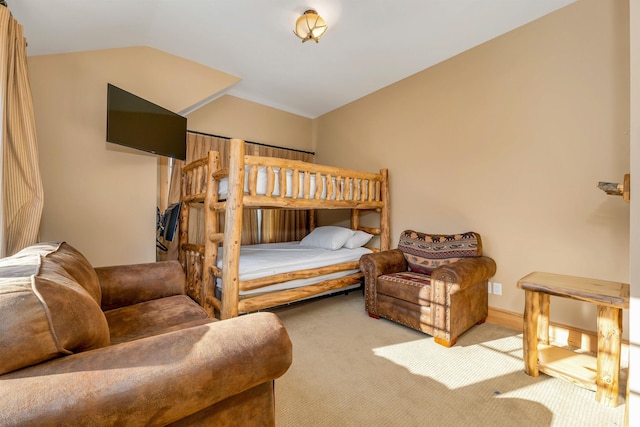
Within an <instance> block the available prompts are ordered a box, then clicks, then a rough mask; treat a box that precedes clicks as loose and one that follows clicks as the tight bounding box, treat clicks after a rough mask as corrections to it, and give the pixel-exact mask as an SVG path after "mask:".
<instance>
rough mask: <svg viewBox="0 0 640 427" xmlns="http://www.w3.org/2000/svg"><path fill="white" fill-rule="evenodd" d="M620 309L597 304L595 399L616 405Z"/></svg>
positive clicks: (620, 332)
mask: <svg viewBox="0 0 640 427" xmlns="http://www.w3.org/2000/svg"><path fill="white" fill-rule="evenodd" d="M621 336H622V310H620V309H619V308H615V307H608V306H604V305H598V360H597V378H596V387H597V389H596V401H598V402H600V403H604V404H605V405H607V406H612V407H616V406H618V380H619V374H620V351H621V341H620V340H621Z"/></svg>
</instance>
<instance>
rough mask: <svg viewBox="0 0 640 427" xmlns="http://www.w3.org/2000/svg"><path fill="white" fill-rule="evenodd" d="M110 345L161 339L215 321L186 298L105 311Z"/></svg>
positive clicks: (167, 298)
mask: <svg viewBox="0 0 640 427" xmlns="http://www.w3.org/2000/svg"><path fill="white" fill-rule="evenodd" d="M104 314H105V316H106V318H107V323H108V324H109V331H110V334H111V344H119V343H122V342H127V341H132V340H135V339H139V338H144V337H149V336H153V335H159V334H163V333H166V332H171V331H175V330H179V329H183V328H187V327H191V326H195V325H198V324H203V323H209V322H211V321H212V319H209V318H208V317H207V312H206V311H205V310H204V309H203V308H202V307H201V306H199V305H198V304H197V303H196V302H195V301H193V300H192V299H191V298H189V297H188V296H186V295H175V296H172V297H165V298H159V299H154V300H151V301H145V302H141V303H138V304H133V305H130V306H127V307H121V308H116V309H113V310H109V311H106V312H105V313H104Z"/></svg>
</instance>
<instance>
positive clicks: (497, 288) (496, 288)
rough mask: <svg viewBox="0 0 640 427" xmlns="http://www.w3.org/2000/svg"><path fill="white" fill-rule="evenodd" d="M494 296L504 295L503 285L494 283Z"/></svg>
mask: <svg viewBox="0 0 640 427" xmlns="http://www.w3.org/2000/svg"><path fill="white" fill-rule="evenodd" d="M493 294H494V295H502V283H498V282H493Z"/></svg>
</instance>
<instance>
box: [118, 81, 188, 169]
mask: <svg viewBox="0 0 640 427" xmlns="http://www.w3.org/2000/svg"><path fill="white" fill-rule="evenodd" d="M107 142H112V143H114V144H119V145H124V146H127V147H130V148H136V149H138V150H143V151H148V152H150V153H154V154H158V155H160V156H166V157H173V158H174V159H180V160H185V158H186V155H187V119H186V117H182V116H181V115H179V114H176V113H174V112H172V111H169V110H167V109H166V108H162V107H160V106H159V105H156V104H154V103H152V102H149V101H147V100H145V99H143V98H140V97H139V96H136V95H134V94H132V93H130V92H127V91H126V90H123V89H120V88H119V87H116V86H114V85H112V84H110V83H109V84H107Z"/></svg>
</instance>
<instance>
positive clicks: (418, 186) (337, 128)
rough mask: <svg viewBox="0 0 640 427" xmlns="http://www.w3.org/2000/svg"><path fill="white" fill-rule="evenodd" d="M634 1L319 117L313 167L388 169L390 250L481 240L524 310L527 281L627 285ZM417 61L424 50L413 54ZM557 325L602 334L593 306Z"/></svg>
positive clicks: (592, 0) (591, 12) (571, 13)
mask: <svg viewBox="0 0 640 427" xmlns="http://www.w3.org/2000/svg"><path fill="white" fill-rule="evenodd" d="M628 19H629V16H628V2H625V1H619V2H618V1H615V2H614V1H607V2H603V1H598V0H584V1H580V2H576V3H575V4H572V5H571V6H568V7H567V8H565V9H561V10H560V11H557V12H555V13H553V14H551V15H548V16H546V17H543V18H542V19H540V20H538V21H535V22H533V23H531V24H529V25H526V26H524V27H522V28H520V29H517V30H515V31H513V32H511V33H508V34H506V35H503V36H501V37H499V38H497V39H494V40H492V41H490V42H488V43H485V44H484V45H481V46H479V47H477V48H474V49H471V50H469V51H467V52H465V53H463V54H461V55H459V56H457V57H455V58H452V59H450V60H448V61H446V62H444V63H441V64H439V65H437V66H434V67H432V68H429V69H427V70H424V71H422V72H420V73H418V74H416V75H414V76H412V77H410V78H407V79H405V80H402V81H400V82H398V83H395V84H393V85H391V86H388V87H386V88H384V89H382V90H380V91H378V92H376V93H374V94H371V95H369V96H367V97H365V98H362V99H360V100H358V101H356V102H353V103H351V104H349V105H347V106H344V107H342V108H340V109H337V110H335V111H333V112H331V113H328V114H326V115H324V116H322V117H320V118H318V119H316V120H315V123H314V129H315V135H314V144H315V145H316V150H317V159H318V162H319V163H326V164H332V165H336V166H345V167H351V168H356V169H365V170H371V171H375V170H378V169H379V168H382V167H386V168H389V171H390V172H389V176H390V178H389V179H390V187H391V189H390V194H391V222H392V224H391V232H392V240H393V241H394V242H397V239H398V235H399V233H400V232H401V231H402V230H403V229H406V228H414V229H418V230H423V231H428V232H437V233H453V232H461V231H467V230H475V231H478V232H479V233H481V235H482V236H483V242H484V247H485V253H486V254H487V255H489V256H491V257H493V258H494V259H495V260H496V262H497V265H498V271H497V273H496V275H495V277H494V278H493V279H492V280H493V281H495V282H500V283H502V284H503V295H502V296H495V295H491V296H490V300H489V304H490V305H491V306H494V307H498V308H503V309H506V310H510V311H513V312H520V313H522V310H523V307H524V295H523V291H521V290H519V289H517V288H516V282H517V281H518V279H519V278H520V277H522V276H524V275H525V274H527V273H529V272H531V271H536V270H539V271H550V272H557V273H564V274H570V275H577V276H586V277H596V278H601V279H608V280H616V281H628V279H629V276H628V274H629V250H628V248H629V205H628V204H626V203H625V202H624V201H623V200H622V198H620V197H613V196H607V195H605V193H603V192H602V191H600V190H598V189H597V188H596V183H597V182H598V181H610V182H617V181H619V180H621V179H622V177H623V175H624V174H625V173H628V172H629V133H628V132H629V24H628ZM416 54H419V52H416ZM551 311H552V314H551V316H552V320H554V321H556V322H560V323H565V324H571V325H575V326H580V327H583V328H585V329H589V330H595V307H593V306H591V305H588V304H581V303H577V302H571V301H566V300H562V299H554V300H553V301H552V306H551Z"/></svg>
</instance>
